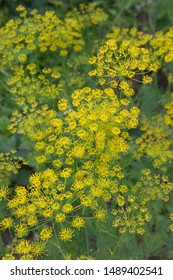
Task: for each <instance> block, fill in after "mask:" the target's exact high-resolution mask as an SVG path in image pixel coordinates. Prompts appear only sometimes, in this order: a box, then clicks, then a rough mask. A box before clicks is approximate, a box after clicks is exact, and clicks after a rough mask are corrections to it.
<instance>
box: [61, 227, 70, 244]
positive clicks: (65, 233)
mask: <svg viewBox="0 0 173 280" xmlns="http://www.w3.org/2000/svg"><path fill="white" fill-rule="evenodd" d="M59 237H60V239H61V240H62V241H71V240H72V237H73V230H72V229H71V228H64V229H62V230H61V231H60V234H59Z"/></svg>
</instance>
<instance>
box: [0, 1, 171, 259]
mask: <svg viewBox="0 0 173 280" xmlns="http://www.w3.org/2000/svg"><path fill="white" fill-rule="evenodd" d="M17 10H18V11H19V13H20V16H19V18H17V19H16V20H10V21H8V22H7V23H6V25H5V26H3V27H2V28H1V29H0V35H1V45H0V52H1V59H0V67H1V70H2V71H1V72H2V73H6V74H5V75H4V78H3V84H4V86H5V88H7V89H8V94H9V93H10V94H11V95H12V97H13V100H14V102H15V104H16V107H17V109H16V110H14V112H13V114H12V117H11V123H10V125H9V126H8V129H9V130H10V131H11V133H12V134H15V135H21V136H22V137H23V138H22V139H25V140H27V141H28V143H30V146H31V150H30V153H29V154H28V155H27V160H28V164H30V165H32V167H33V171H32V174H31V175H30V176H29V178H28V184H27V185H16V186H15V187H14V188H10V187H7V186H3V187H2V188H1V191H0V198H1V200H2V201H3V203H5V205H6V209H5V210H6V212H5V215H4V217H3V218H2V219H1V222H0V227H1V231H4V230H9V231H10V232H11V236H12V241H11V243H10V244H9V245H8V246H7V247H6V249H5V252H4V256H3V257H2V258H3V259H38V258H42V259H44V258H49V257H50V256H49V254H50V250H49V248H51V246H53V247H55V248H56V249H57V253H56V256H55V257H56V258H59V259H62V258H63V259H93V258H99V256H98V255H99V250H100V249H95V251H94V249H92V246H93V247H94V245H92V234H94V232H95V231H97V232H98V234H100V235H104V236H106V235H107V236H111V238H113V242H112V244H109V246H108V248H106V246H105V248H104V253H105V258H110V259H111V258H116V251H117V248H118V246H119V244H120V242H121V240H122V238H124V236H126V235H128V234H130V235H135V236H136V235H137V236H142V235H145V231H147V226H146V224H147V223H149V222H150V221H151V220H152V211H151V206H152V205H153V204H154V203H155V201H158V200H161V201H163V202H164V203H167V202H168V201H169V198H170V194H171V191H172V189H173V183H172V182H171V178H170V169H171V163H172V158H173V151H172V137H171V135H172V125H173V121H172V107H173V106H172V94H170V93H168V96H166V97H165V100H163V101H162V112H163V113H162V115H161V114H155V115H154V116H153V117H152V118H147V116H144V114H143V112H142V111H141V108H140V106H139V104H138V103H137V102H136V99H135V93H136V92H135V87H134V82H138V83H139V84H141V85H143V84H144V85H145V84H151V83H152V80H153V77H154V75H155V72H157V71H158V69H160V68H161V67H162V65H163V64H166V63H171V62H172V59H173V52H172V43H173V29H172V28H170V29H169V31H167V32H166V33H162V32H157V33H156V34H154V35H151V34H144V33H143V32H141V31H138V30H137V29H136V28H131V29H120V28H117V27H114V28H113V30H112V32H109V33H108V34H107V35H106V36H105V39H104V40H105V42H104V44H103V45H102V46H100V48H99V50H98V51H97V52H96V50H95V49H94V47H93V50H92V51H91V52H93V53H94V52H95V54H94V55H93V56H91V57H90V58H89V61H88V62H86V61H85V59H86V58H85V57H84V61H85V63H86V65H87V64H88V65H87V66H86V67H87V68H88V69H89V65H91V68H92V69H90V71H89V73H88V74H89V75H87V74H86V75H87V77H86V81H88V80H87V79H89V78H88V77H91V78H90V79H91V80H92V79H93V80H92V81H93V82H91V84H89V85H87V83H86V81H85V78H84V83H83V84H82V85H81V84H80V82H79V80H80V78H78V77H77V79H76V80H75V79H74V76H75V75H77V73H78V69H75V68H74V75H72V76H71V80H70V81H69V82H70V83H71V84H73V86H75V90H73V91H71V92H70V89H69V88H68V90H67V86H68V85H67V83H68V81H67V80H66V77H65V74H64V71H65V69H68V67H69V69H70V68H71V65H73V63H74V61H73V59H74V56H76V57H77V58H78V57H82V56H84V54H85V52H82V51H83V49H84V48H85V44H86V42H85V38H84V35H83V30H85V31H86V30H87V28H90V27H91V25H97V24H100V23H101V22H102V21H104V20H107V14H106V13H105V12H104V11H103V10H102V9H100V8H96V7H95V6H94V5H92V4H89V5H86V6H85V5H81V6H80V9H79V10H76V9H75V10H73V11H70V12H68V13H67V14H66V15H65V18H64V20H61V19H60V18H58V17H57V15H56V14H55V13H54V12H53V11H47V12H45V14H43V15H42V14H39V13H38V11H37V10H33V11H31V13H30V14H29V15H27V11H26V9H25V7H23V6H19V7H18V8H17ZM71 53H72V55H71ZM52 55H54V56H53V57H55V58H57V61H58V64H57V65H56V61H55V62H52V60H51V56H52ZM49 59H50V61H51V63H49V64H48V65H47V62H48V61H49ZM70 59H71V60H70ZM51 64H52V65H51ZM79 65H80V63H79ZM93 76H95V80H94V78H92V77H93ZM169 79H170V82H171V76H170V78H169ZM79 84H80V86H79ZM66 90H67V91H66ZM137 94H138V93H137ZM137 129H138V132H139V133H138V134H137V135H136V134H135V135H134V131H135V130H137ZM2 157H3V168H4V167H5V168H6V169H7V170H8V171H10V172H16V171H17V169H19V168H20V165H22V164H23V163H22V160H23V159H22V158H19V159H18V160H19V161H20V162H21V164H15V161H14V160H13V161H8V160H7V159H5V160H4V154H3V155H2ZM146 159H147V160H146ZM15 160H16V161H17V157H16V158H15ZM23 161H24V164H27V162H26V160H23ZM139 161H140V162H142V163H143V164H142V167H140V166H138V162H139ZM137 171H138V172H137ZM7 173H8V172H7ZM6 176H8V174H6ZM170 218H171V219H172V214H171V213H170ZM96 229H97V230H96ZM170 229H171V230H172V225H170ZM95 238H96V237H95ZM94 243H96V244H97V240H95V241H94ZM83 244H84V245H83ZM102 246H103V247H104V245H102ZM76 248H78V249H76ZM97 251H98V253H97Z"/></svg>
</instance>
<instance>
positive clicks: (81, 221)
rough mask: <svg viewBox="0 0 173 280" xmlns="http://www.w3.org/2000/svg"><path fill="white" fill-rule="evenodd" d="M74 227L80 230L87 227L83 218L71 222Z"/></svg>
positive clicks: (76, 218)
mask: <svg viewBox="0 0 173 280" xmlns="http://www.w3.org/2000/svg"><path fill="white" fill-rule="evenodd" d="M71 225H72V227H74V228H77V229H80V228H82V227H84V226H85V221H84V219H83V218H82V217H75V218H74V219H73V220H72V222H71Z"/></svg>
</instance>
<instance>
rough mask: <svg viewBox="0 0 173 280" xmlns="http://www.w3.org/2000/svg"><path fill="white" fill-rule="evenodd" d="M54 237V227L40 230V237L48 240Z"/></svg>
mask: <svg viewBox="0 0 173 280" xmlns="http://www.w3.org/2000/svg"><path fill="white" fill-rule="evenodd" d="M51 237H52V229H51V228H45V229H42V230H41V231H40V239H41V240H46V239H49V238H51Z"/></svg>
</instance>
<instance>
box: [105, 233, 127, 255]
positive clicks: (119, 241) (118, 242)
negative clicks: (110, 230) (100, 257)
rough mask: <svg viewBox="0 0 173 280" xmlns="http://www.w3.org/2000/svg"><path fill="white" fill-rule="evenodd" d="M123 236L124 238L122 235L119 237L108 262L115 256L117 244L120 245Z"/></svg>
mask: <svg viewBox="0 0 173 280" xmlns="http://www.w3.org/2000/svg"><path fill="white" fill-rule="evenodd" d="M123 236H124V235H123V234H122V235H121V236H120V238H119V240H118V241H117V243H116V245H115V248H114V250H113V252H111V256H110V257H109V260H111V259H112V258H113V256H114V254H115V252H116V250H117V248H118V246H119V244H120V243H121V241H122V238H123Z"/></svg>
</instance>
